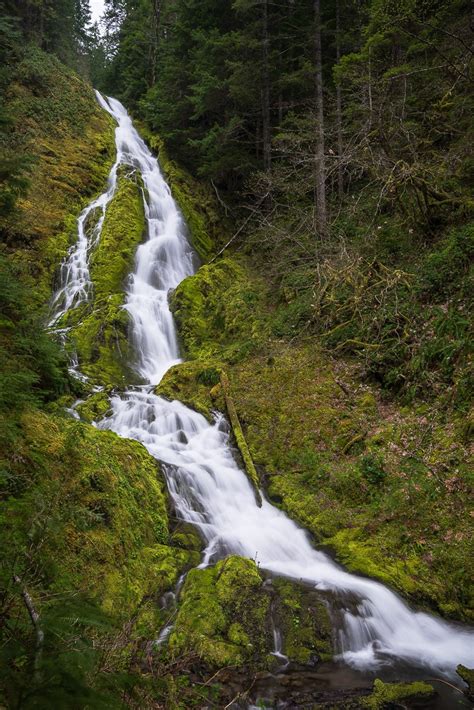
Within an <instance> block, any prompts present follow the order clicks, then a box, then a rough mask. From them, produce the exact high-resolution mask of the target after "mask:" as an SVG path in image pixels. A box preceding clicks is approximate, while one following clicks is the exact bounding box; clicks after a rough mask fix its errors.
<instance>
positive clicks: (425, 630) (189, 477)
mask: <svg viewBox="0 0 474 710" xmlns="http://www.w3.org/2000/svg"><path fill="white" fill-rule="evenodd" d="M98 100H99V102H100V104H101V106H102V107H103V108H104V109H105V110H106V111H108V112H109V113H110V114H111V115H112V116H113V117H114V119H115V120H116V122H117V129H116V144H117V160H116V163H115V164H114V166H113V168H112V171H111V175H110V177H109V186H108V189H107V191H106V192H105V193H104V194H103V195H101V196H100V197H99V198H98V200H96V201H94V202H93V203H91V205H90V206H89V207H88V208H87V209H86V210H85V211H84V212H83V213H82V215H81V216H80V218H79V238H78V244H77V245H76V248H75V249H74V248H73V249H72V250H71V253H70V255H69V258H68V260H67V261H66V262H65V264H64V265H63V267H62V282H61V287H60V289H59V291H58V293H57V294H56V296H55V298H54V301H53V310H54V314H53V318H52V323H54V324H56V323H58V324H59V321H60V319H61V317H62V315H64V313H66V312H67V310H68V309H69V308H73V307H75V306H76V305H77V304H78V303H79V302H81V300H83V299H85V298H87V296H88V293H89V291H90V279H89V273H88V255H89V253H90V251H91V249H92V248H93V243H91V239H92V241H93V240H97V239H99V238H100V227H101V224H102V221H101V220H103V216H102V217H101V219H100V220H99V222H98V225H97V227H96V229H95V230H94V233H93V235H92V238H90V237H89V238H88V237H87V235H86V234H85V231H84V228H83V225H84V219H85V216H87V214H88V212H87V210H89V209H90V208H92V209H94V208H95V207H97V206H99V207H101V208H102V215H103V214H105V207H106V204H107V203H108V201H109V200H110V199H111V196H112V194H113V191H114V189H115V181H116V171H117V166H118V165H119V164H126V165H130V166H133V167H134V168H136V169H137V170H139V171H140V174H141V176H142V179H143V183H144V187H145V190H144V207H145V216H146V222H147V238H146V241H145V242H144V243H143V244H141V245H140V246H139V247H138V250H137V253H136V258H135V265H134V269H133V272H132V273H131V274H130V276H129V279H128V283H127V286H126V299H125V305H124V308H125V309H126V310H127V311H128V313H129V316H130V321H131V339H132V341H133V346H134V351H135V352H136V353H137V361H136V362H135V363H134V369H135V370H136V372H137V373H138V375H139V377H140V378H141V380H142V382H143V385H142V386H139V387H136V386H135V387H132V388H130V389H128V390H126V391H124V392H122V393H120V394H115V395H114V396H112V398H111V407H112V409H111V414H110V416H108V417H106V418H105V419H104V420H102V421H100V422H99V423H98V426H99V427H100V428H102V429H111V430H113V431H115V432H116V433H117V434H119V435H120V436H123V437H127V438H132V439H136V440H138V441H140V442H141V443H142V444H143V445H144V446H145V447H146V448H147V449H148V451H149V452H150V453H151V454H152V456H154V457H155V458H156V459H157V460H159V461H160V462H164V463H165V464H166V465H165V466H164V467H163V468H164V471H165V475H166V479H167V485H168V489H169V493H170V495H171V497H172V500H173V503H174V506H175V508H176V511H177V514H178V516H179V517H180V518H181V519H182V520H185V521H187V522H189V523H192V524H193V525H195V526H196V527H197V528H198V529H199V531H200V533H201V535H202V538H203V540H204V541H205V553H204V560H205V562H206V563H208V564H212V563H214V562H215V561H216V560H218V559H220V558H222V557H224V556H225V555H228V554H236V555H242V556H244V557H248V558H251V559H254V560H256V561H257V562H258V564H259V565H260V567H261V568H262V569H263V570H266V571H268V572H269V573H271V574H274V575H279V576H284V577H288V578H291V579H293V580H297V581H301V582H303V583H305V584H308V585H311V586H312V587H314V588H316V589H318V590H321V591H323V592H324V593H325V596H327V597H328V598H330V599H331V598H332V599H333V600H334V608H335V609H337V612H334V614H333V618H334V623H336V624H337V627H338V628H337V633H336V634H335V636H336V641H337V656H336V658H335V661H334V663H333V664H325V665H324V666H322V667H321V668H319V669H318V670H315V671H314V672H313V671H308V670H306V671H305V672H306V673H307V674H308V673H309V674H312V679H311V682H310V679H309V677H307V678H306V680H304V683H306V685H308V683H309V685H311V683H314V684H315V686H317V685H318V683H319V684H320V686H321V687H323V686H325V685H326V686H327V685H328V683H329V684H331V682H332V681H331V679H338V680H337V683H339V685H341V683H342V684H343V678H346V683H347V684H348V685H349V686H350V685H351V684H354V683H355V682H356V680H357V682H358V683H359V686H360V684H361V683H362V684H363V683H369V684H370V682H371V680H370V679H372V677H374V674H377V675H378V676H379V677H381V675H382V674H383V675H384V676H386V677H390V676H391V675H392V674H393V675H395V676H396V678H397V679H400V677H401V676H403V677H407V678H408V677H433V675H434V676H435V677H438V678H445V679H449V681H450V682H453V683H457V684H459V683H460V681H459V678H458V677H457V676H456V673H455V669H456V666H457V665H458V664H459V663H462V664H464V665H466V666H468V667H472V666H473V665H474V633H473V631H472V630H471V629H469V628H466V627H464V626H462V625H459V624H454V623H449V622H447V621H444V620H442V619H440V618H438V617H435V616H433V615H430V614H427V613H425V612H421V611H417V610H413V609H411V608H410V607H409V606H408V605H407V604H405V602H404V601H403V600H402V599H401V598H399V597H398V596H397V595H396V594H395V593H394V592H392V591H391V590H389V589H388V588H387V587H385V586H384V585H383V584H380V583H379V582H375V581H372V580H369V579H365V578H363V577H359V576H357V575H353V574H349V573H348V572H347V571H345V570H344V569H343V568H342V567H341V566H339V565H338V564H337V563H335V562H334V561H333V560H332V559H331V558H330V557H329V556H328V555H326V554H325V553H323V552H321V551H319V550H317V549H315V548H314V547H313V546H312V544H311V542H310V539H309V536H308V534H307V533H306V532H305V531H304V530H302V529H301V528H300V527H298V526H297V525H296V524H295V523H294V522H293V521H292V520H290V519H289V518H288V517H287V516H286V515H285V513H283V512H282V511H281V510H279V509H278V508H276V507H274V506H273V505H271V503H270V502H269V501H268V500H266V499H265V496H264V495H263V494H262V497H263V504H262V507H261V508H260V507H258V505H257V504H256V501H255V495H254V491H253V489H252V487H251V485H250V483H249V481H248V479H247V477H246V475H245V474H244V473H243V472H242V470H241V469H240V468H239V466H238V465H237V463H236V461H235V459H234V457H233V455H232V449H231V446H230V442H229V433H228V427H227V425H226V422H225V420H224V418H223V417H222V415H217V416H216V419H215V421H214V422H213V423H211V424H210V423H209V422H208V421H207V420H206V419H205V418H204V417H203V416H201V415H200V414H198V413H197V412H195V411H193V410H191V409H188V408H187V407H185V406H184V405H183V404H181V403H180V402H178V401H173V402H169V401H167V400H165V399H163V398H162V397H159V396H157V395H155V394H154V392H153V390H154V387H155V386H156V385H157V384H158V383H159V382H160V380H161V378H162V377H163V375H164V374H165V372H166V371H167V370H168V369H169V368H170V367H171V366H172V365H174V364H176V363H179V362H180V361H181V360H180V353H179V347H178V338H177V333H176V328H175V324H174V321H173V317H172V314H171V312H170V309H169V306H168V293H169V291H170V289H173V288H175V287H176V286H177V285H178V284H179V283H180V282H181V281H182V280H183V279H184V278H185V277H186V276H188V275H190V274H192V273H194V271H195V268H196V264H197V260H196V257H195V254H194V252H193V250H192V248H191V246H190V244H189V242H188V239H187V230H186V225H185V224H184V221H183V218H182V216H181V213H180V212H179V209H178V208H177V206H176V204H175V202H174V200H173V198H172V196H171V192H170V189H169V187H168V185H167V184H166V182H165V180H164V179H163V176H162V174H161V172H160V169H159V166H158V162H157V160H156V158H155V157H154V156H153V155H152V154H151V152H150V151H149V149H148V148H147V146H146V145H145V143H144V142H143V140H142V139H141V138H140V136H139V135H138V133H137V132H136V130H135V129H134V127H133V125H132V121H131V119H130V117H129V116H128V114H127V112H126V110H125V108H124V107H123V106H122V104H120V102H119V101H117V100H115V99H113V98H107V99H105V98H103V97H102V96H100V95H98ZM84 240H85V241H86V242H87V243H85V241H84ZM278 634H279V632H278V630H277V629H275V631H274V641H275V650H274V653H275V655H277V654H280V656H282V658H281V660H282V666H283V665H284V658H286V657H283V654H282V650H281V649H282V640H281V637H279V636H278ZM162 640H164V639H162ZM301 674H303V675H304V672H303V671H301ZM280 675H281V678H286V679H290V680H291V678H292V677H293V676H292V675H291V673H290V674H285V669H284V668H283V669H282V672H281V674H280ZM303 675H302V676H301V677H303ZM278 677H279V676H278V674H277V675H275V674H274V675H273V676H272V678H273V680H270V679H269V678H267V679H266V681H265V679H264V678H262V679H261V681H260V684H261V685H262V688H261V690H262V697H266V694H268V695H269V696H271V697H273V700H272V702H275V703H276V702H277V700H278V698H277V696H278V694H279V691H278V692H277V690H276V688H280V687H283V688H284V686H285V683H284V682H283V681H282V680H281V678H280V680H278ZM349 679H350V682H349ZM290 680H288V683H290ZM277 681H278V682H277ZM369 681H370V682H369ZM334 682H336V681H334ZM265 683H267V684H268V685H270V686H272V687H273V691H272V692H270V689H269V688H267V687H266V686H265ZM288 683H287V685H288ZM287 689H288V688H287ZM443 692H444V691H443ZM272 694H273V695H272ZM283 694H284V693H283ZM458 695H459V696H460V695H461V694H460V693H458ZM275 698H276V699H275ZM461 698H462V696H461ZM278 702H279V701H278ZM282 702H283V700H282ZM449 702H450V703H451V704H448V705H446V704H445V705H442V706H439V707H461V706H459V705H457V699H456V705H454V704H453V703H454V702H455V700H454V699H453V700H452V701H449ZM275 707H286V706H285V705H275ZM432 707H435V706H434V705H433V706H432Z"/></svg>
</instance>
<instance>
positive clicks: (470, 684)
mask: <svg viewBox="0 0 474 710" xmlns="http://www.w3.org/2000/svg"><path fill="white" fill-rule="evenodd" d="M456 672H457V674H458V675H459V676H461V678H462V679H463V681H464V682H465V683H466V685H467V690H466V695H467V697H468V698H469V700H472V701H474V668H466V666H462V665H459V666H458V667H457V668H456Z"/></svg>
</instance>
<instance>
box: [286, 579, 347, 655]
mask: <svg viewBox="0 0 474 710" xmlns="http://www.w3.org/2000/svg"><path fill="white" fill-rule="evenodd" d="M273 585H274V587H275V590H276V592H277V596H276V597H275V599H274V601H273V609H272V612H273V617H274V619H275V621H276V624H277V626H278V628H279V630H280V632H281V635H282V641H283V645H282V650H283V653H284V654H285V655H286V656H288V659H289V660H290V661H292V662H294V663H298V664H315V663H317V662H320V661H329V660H331V659H332V657H333V648H332V626H331V621H330V618H329V613H328V610H327V608H326V606H325V604H324V602H323V600H322V599H321V597H320V596H318V594H317V592H315V591H314V590H313V589H310V588H307V587H304V586H302V585H300V584H297V583H295V582H292V581H291V580H288V579H282V578H280V579H278V578H277V579H274V580H273Z"/></svg>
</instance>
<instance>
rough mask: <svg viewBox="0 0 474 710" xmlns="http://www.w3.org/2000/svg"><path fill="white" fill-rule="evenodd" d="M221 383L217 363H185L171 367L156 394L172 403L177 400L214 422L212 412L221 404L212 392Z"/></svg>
mask: <svg viewBox="0 0 474 710" xmlns="http://www.w3.org/2000/svg"><path fill="white" fill-rule="evenodd" d="M219 381H220V366H219V364H218V363H217V362H216V361H214V360H209V361H205V360H195V361H190V362H183V363H180V364H178V365H174V366H173V367H170V369H169V370H168V371H167V372H166V374H165V375H164V377H163V379H162V380H161V382H160V384H159V385H158V386H157V387H156V388H155V394H157V395H159V396H161V397H165V399H169V400H171V401H172V400H175V399H177V400H179V401H180V402H182V403H183V404H185V405H186V406H187V407H190V408H191V409H194V410H195V411H196V412H199V413H200V414H202V415H203V416H205V417H206V419H207V420H208V421H212V411H213V410H214V409H216V408H219V402H218V401H217V400H216V398H215V397H213V396H212V394H211V392H212V389H213V387H215V385H217V384H218V383H219ZM221 404H222V405H223V402H221ZM220 408H221V409H222V407H220Z"/></svg>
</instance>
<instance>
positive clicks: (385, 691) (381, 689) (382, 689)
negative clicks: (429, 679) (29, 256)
mask: <svg viewBox="0 0 474 710" xmlns="http://www.w3.org/2000/svg"><path fill="white" fill-rule="evenodd" d="M433 695H434V690H433V687H432V686H431V685H429V684H428V683H422V682H421V681H418V682H415V683H383V682H382V681H381V680H379V679H378V678H377V680H375V681H374V689H373V692H372V695H369V696H368V697H367V698H363V699H362V700H361V705H362V707H364V708H370V709H371V710H382V708H389V707H392V704H393V703H395V704H397V703H399V702H401V701H402V700H403V701H407V700H408V701H413V700H420V699H421V700H427V699H428V698H430V697H432V696H433Z"/></svg>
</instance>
